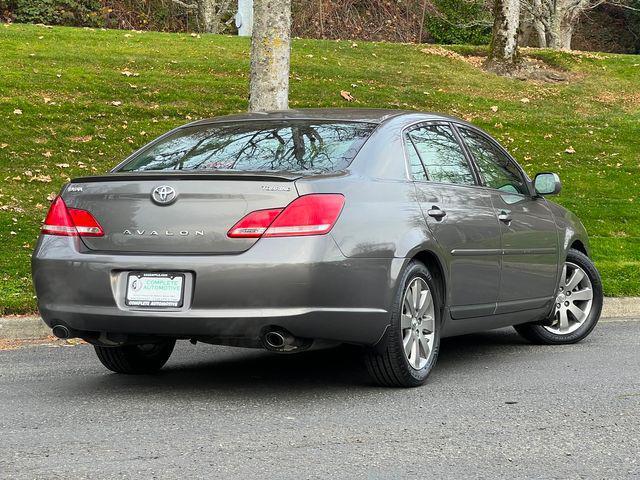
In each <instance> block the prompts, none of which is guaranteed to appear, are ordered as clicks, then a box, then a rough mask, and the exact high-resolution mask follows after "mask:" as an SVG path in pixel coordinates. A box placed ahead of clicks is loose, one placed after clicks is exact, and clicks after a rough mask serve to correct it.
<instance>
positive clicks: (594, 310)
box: [514, 249, 604, 345]
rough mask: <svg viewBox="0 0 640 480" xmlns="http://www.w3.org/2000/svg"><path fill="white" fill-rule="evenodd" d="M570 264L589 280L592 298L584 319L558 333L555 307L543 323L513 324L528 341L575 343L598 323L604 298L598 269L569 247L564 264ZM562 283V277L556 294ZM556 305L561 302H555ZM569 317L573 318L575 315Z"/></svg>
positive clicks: (551, 343) (580, 253)
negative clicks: (568, 329) (572, 328)
mask: <svg viewBox="0 0 640 480" xmlns="http://www.w3.org/2000/svg"><path fill="white" fill-rule="evenodd" d="M571 264H573V265H574V266H575V265H577V266H578V267H580V269H582V271H583V272H584V273H585V274H586V277H587V278H588V280H589V282H590V286H591V290H592V294H593V298H592V303H591V306H590V308H589V313H588V315H587V316H586V318H585V319H584V320H582V321H581V322H579V325H577V324H574V327H575V329H574V330H571V331H568V333H559V332H558V331H556V330H557V329H555V328H554V327H553V322H556V321H557V317H556V316H555V309H554V313H552V314H551V316H550V317H549V319H547V320H546V321H545V322H543V324H524V325H515V326H514V328H515V329H516V331H517V332H518V333H519V334H520V335H522V336H523V337H524V338H526V339H527V340H529V341H530V342H532V343H536V344H540V345H567V344H571V343H576V342H579V341H581V340H583V339H585V338H586V337H587V336H588V335H589V334H590V333H591V331H592V330H593V329H594V328H595V326H596V324H597V323H598V320H599V319H600V313H601V311H602V303H603V300H604V298H603V293H602V280H601V279H600V274H599V273H598V270H596V267H595V266H594V264H593V262H592V261H591V259H590V258H589V257H587V256H586V255H585V254H584V253H582V252H580V251H578V250H573V249H571V250H569V252H568V253H567V259H566V263H565V268H567V267H566V265H571ZM562 276H563V277H565V276H566V275H565V274H564V273H563V275H562ZM562 283H564V284H565V286H566V282H563V279H561V285H560V286H559V287H558V294H560V293H562V289H561V287H562ZM576 288H579V287H576ZM565 293H566V292H565ZM574 294H575V293H574ZM566 300H567V303H569V302H568V301H569V300H571V298H570V297H567V298H566ZM556 302H558V300H556ZM556 305H561V304H560V303H556ZM571 318H573V319H575V317H571Z"/></svg>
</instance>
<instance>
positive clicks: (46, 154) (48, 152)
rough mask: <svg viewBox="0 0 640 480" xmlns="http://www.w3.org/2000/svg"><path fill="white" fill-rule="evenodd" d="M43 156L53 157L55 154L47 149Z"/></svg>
mask: <svg viewBox="0 0 640 480" xmlns="http://www.w3.org/2000/svg"><path fill="white" fill-rule="evenodd" d="M42 155H43V156H45V157H47V158H51V155H53V154H52V153H51V152H50V151H49V150H47V151H46V152H44V153H43V154H42Z"/></svg>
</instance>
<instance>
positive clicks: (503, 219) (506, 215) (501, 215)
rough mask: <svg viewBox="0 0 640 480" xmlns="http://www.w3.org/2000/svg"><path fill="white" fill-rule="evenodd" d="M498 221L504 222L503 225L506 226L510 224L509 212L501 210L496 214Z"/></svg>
mask: <svg viewBox="0 0 640 480" xmlns="http://www.w3.org/2000/svg"><path fill="white" fill-rule="evenodd" d="M498 220H500V221H501V222H504V223H506V224H507V225H508V224H509V223H511V214H510V212H508V211H507V210H502V211H501V212H500V213H499V214H498Z"/></svg>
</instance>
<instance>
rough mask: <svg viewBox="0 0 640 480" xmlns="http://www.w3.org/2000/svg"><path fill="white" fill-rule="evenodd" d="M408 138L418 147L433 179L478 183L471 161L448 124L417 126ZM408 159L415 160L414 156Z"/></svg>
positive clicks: (425, 168)
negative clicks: (468, 160)
mask: <svg viewBox="0 0 640 480" xmlns="http://www.w3.org/2000/svg"><path fill="white" fill-rule="evenodd" d="M408 140H409V142H410V143H411V144H413V145H414V146H415V149H416V150H417V152H418V154H419V157H420V159H421V160H422V164H423V165H424V170H426V175H427V177H428V179H429V180H431V181H432V182H440V183H457V184H461V185H474V184H475V179H474V177H473V173H472V172H471V167H470V166H469V162H467V158H466V157H465V155H464V152H463V150H462V147H461V146H460V144H459V143H458V140H457V139H456V137H455V135H454V133H453V131H452V130H451V128H450V127H449V126H447V125H425V126H422V127H418V128H415V129H413V130H411V131H410V132H409V133H408ZM407 150H409V151H410V150H411V149H409V148H408V149H407ZM409 161H410V162H412V161H414V160H412V159H411V155H410V156H409ZM412 170H413V169H412ZM416 170H418V169H416ZM418 172H419V170H418ZM414 178H415V179H416V180H417V179H419V178H418V177H415V176H414Z"/></svg>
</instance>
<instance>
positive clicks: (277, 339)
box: [264, 331, 286, 350]
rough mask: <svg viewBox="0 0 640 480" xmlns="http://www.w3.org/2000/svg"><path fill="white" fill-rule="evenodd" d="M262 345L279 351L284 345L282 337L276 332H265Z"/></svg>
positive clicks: (284, 341) (284, 340)
mask: <svg viewBox="0 0 640 480" xmlns="http://www.w3.org/2000/svg"><path fill="white" fill-rule="evenodd" d="M264 343H265V345H266V346H267V347H269V348H272V349H274V350H280V349H281V348H283V347H284V346H285V344H286V339H285V337H284V335H283V334H282V333H280V332H277V331H272V332H267V333H265V335H264Z"/></svg>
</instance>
